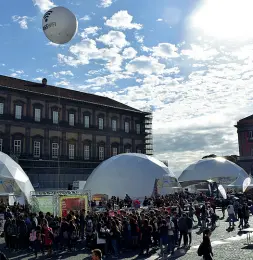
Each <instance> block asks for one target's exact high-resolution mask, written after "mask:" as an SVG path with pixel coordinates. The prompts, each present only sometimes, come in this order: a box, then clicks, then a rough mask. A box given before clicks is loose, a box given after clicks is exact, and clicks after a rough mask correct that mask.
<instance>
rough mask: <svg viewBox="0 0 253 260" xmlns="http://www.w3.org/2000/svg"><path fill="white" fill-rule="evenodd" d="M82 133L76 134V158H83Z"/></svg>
mask: <svg viewBox="0 0 253 260" xmlns="http://www.w3.org/2000/svg"><path fill="white" fill-rule="evenodd" d="M82 151H83V149H82V133H78V141H77V156H78V157H81V158H83V153H82Z"/></svg>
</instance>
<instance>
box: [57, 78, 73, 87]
mask: <svg viewBox="0 0 253 260" xmlns="http://www.w3.org/2000/svg"><path fill="white" fill-rule="evenodd" d="M55 85H56V86H64V87H67V86H70V82H69V81H67V80H61V81H58V82H55Z"/></svg>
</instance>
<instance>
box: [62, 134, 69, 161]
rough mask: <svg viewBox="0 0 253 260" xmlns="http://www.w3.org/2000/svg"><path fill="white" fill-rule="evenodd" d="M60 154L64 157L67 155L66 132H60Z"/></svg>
mask: <svg viewBox="0 0 253 260" xmlns="http://www.w3.org/2000/svg"><path fill="white" fill-rule="evenodd" d="M62 155H63V156H64V157H65V156H67V155H68V151H67V139H66V132H62Z"/></svg>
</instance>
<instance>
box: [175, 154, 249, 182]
mask: <svg viewBox="0 0 253 260" xmlns="http://www.w3.org/2000/svg"><path fill="white" fill-rule="evenodd" d="M240 175H241V176H242V177H243V178H244V179H245V178H247V177H248V174H247V173H246V172H245V171H244V170H243V169H242V168H241V167H240V166H238V165H237V164H235V163H233V162H231V161H228V160H226V159H224V158H222V157H216V158H207V159H202V160H199V161H197V162H195V163H193V164H191V165H190V166H188V167H187V168H186V169H185V170H184V171H183V172H182V174H181V175H180V176H179V178H178V181H179V182H180V184H181V185H182V186H183V187H187V186H190V185H194V184H197V183H200V182H204V181H208V180H212V181H218V182H219V183H221V184H229V183H231V182H233V181H235V179H236V178H238V177H239V176H240Z"/></svg>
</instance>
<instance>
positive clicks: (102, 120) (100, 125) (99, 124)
mask: <svg viewBox="0 0 253 260" xmlns="http://www.w3.org/2000/svg"><path fill="white" fill-rule="evenodd" d="M98 129H100V130H103V129H104V119H103V118H101V117H100V118H99V119H98Z"/></svg>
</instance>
